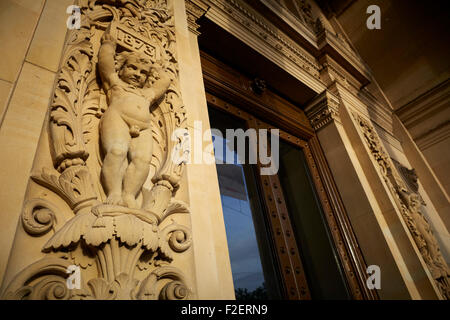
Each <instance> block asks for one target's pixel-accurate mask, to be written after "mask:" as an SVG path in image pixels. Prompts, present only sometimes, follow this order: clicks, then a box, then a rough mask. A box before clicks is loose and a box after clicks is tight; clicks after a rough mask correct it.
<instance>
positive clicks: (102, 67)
mask: <svg viewBox="0 0 450 320" xmlns="http://www.w3.org/2000/svg"><path fill="white" fill-rule="evenodd" d="M115 53H116V41H115V39H114V38H113V37H112V36H111V35H110V34H109V33H108V32H105V33H104V34H103V37H102V45H101V46H100V50H99V52H98V67H99V72H100V77H101V78H102V82H103V86H104V87H105V89H106V90H109V88H110V87H111V86H112V82H113V79H114V77H113V76H114V75H115V73H116V70H115V62H114V55H115Z"/></svg>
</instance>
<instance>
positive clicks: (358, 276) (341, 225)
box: [201, 52, 379, 300]
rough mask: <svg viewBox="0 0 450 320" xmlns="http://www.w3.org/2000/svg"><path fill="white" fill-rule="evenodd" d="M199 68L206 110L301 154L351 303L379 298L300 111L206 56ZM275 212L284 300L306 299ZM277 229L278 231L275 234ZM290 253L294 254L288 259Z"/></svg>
mask: <svg viewBox="0 0 450 320" xmlns="http://www.w3.org/2000/svg"><path fill="white" fill-rule="evenodd" d="M201 63H202V71H203V79H204V84H205V90H206V98H207V102H208V104H209V105H211V106H213V107H215V108H218V109H221V110H223V111H225V112H227V113H230V114H232V115H234V116H237V117H238V118H240V119H242V120H244V121H246V123H247V126H249V127H253V128H256V129H258V128H265V129H269V130H270V129H279V130H280V131H279V132H280V138H281V139H283V140H285V141H287V142H290V143H292V144H294V145H296V146H298V147H300V148H301V149H302V150H303V152H304V154H305V158H306V160H307V163H308V167H309V170H310V173H311V176H312V180H313V182H314V187H315V191H316V194H317V195H318V197H319V200H320V203H321V206H322V209H323V213H324V215H325V219H326V221H327V225H328V230H329V232H330V234H331V236H332V238H333V242H334V246H335V248H336V252H337V254H338V256H339V262H340V265H341V266H342V269H343V271H344V274H345V278H346V280H347V285H348V288H349V291H350V294H351V296H352V298H353V299H356V300H363V299H367V300H376V299H379V298H378V294H377V292H376V290H370V289H368V288H367V286H366V279H367V274H366V268H367V265H366V263H365V261H364V257H363V254H362V252H361V250H360V247H359V245H358V242H357V240H356V236H355V234H354V231H353V229H352V226H351V224H350V221H349V218H348V215H347V212H346V210H345V207H344V204H343V202H342V199H341V197H340V195H339V191H338V189H337V187H336V183H335V182H334V178H333V176H332V174H331V170H330V168H329V166H328V163H327V160H326V158H325V156H324V153H323V151H322V148H321V146H320V143H319V141H318V139H317V137H316V134H315V132H314V129H313V128H312V127H311V125H310V123H309V121H308V119H307V117H306V115H305V114H304V112H303V111H302V110H301V109H300V108H298V107H296V106H295V105H293V104H291V103H290V102H289V101H287V100H285V99H283V98H282V97H280V96H278V95H276V94H275V93H273V92H272V91H270V90H267V89H266V90H264V92H262V93H261V92H257V90H254V89H253V88H252V84H253V81H252V80H251V79H250V78H247V77H246V76H244V75H242V74H241V73H239V72H237V71H236V70H233V69H232V68H230V67H229V66H227V65H226V64H224V63H222V62H220V61H218V60H217V59H215V58H213V57H211V56H209V55H207V54H206V53H204V52H201ZM255 91H256V92H255ZM267 177H270V176H267ZM269 180H271V179H270V178H268V179H267V182H268V183H267V186H266V187H267V188H269V189H270V190H265V191H264V194H265V202H266V206H267V207H268V210H269V212H270V210H271V209H270V206H271V205H274V206H276V204H275V201H274V203H273V204H270V203H269V202H270V201H268V198H267V195H268V194H270V193H272V194H274V195H275V193H276V191H274V190H273V188H272V187H269V186H270V185H271V184H273V181H269ZM269 182H271V183H269ZM263 189H264V185H263ZM278 192H279V191H278ZM274 199H275V198H274ZM274 209H275V210H272V212H275V215H274V214H272V215H271V214H269V215H271V216H272V217H271V218H272V219H273V221H271V223H272V225H273V223H275V229H274V230H272V232H274V233H275V234H274V238H276V236H275V235H276V234H277V233H279V232H281V237H280V239H279V240H277V239H274V243H275V244H276V248H277V254H278V256H279V257H283V255H284V253H283V252H285V253H286V257H287V258H280V260H279V264H280V265H279V267H280V271H281V273H282V277H283V280H284V281H285V290H286V294H287V297H288V298H289V299H309V298H310V293H309V289H308V287H307V283H306V277H305V275H304V271H303V267H302V263H301V260H300V256H299V254H298V248H297V246H296V245H292V241H294V239H293V238H294V237H293V236H291V234H293V233H292V229H290V228H289V227H288V226H289V225H291V224H290V222H289V220H288V219H289V218H288V217H286V216H284V217H283V216H282V212H281V211H282V210H279V209H277V208H276V207H274ZM269 219H270V217H269ZM276 226H279V230H277V229H276V228H277V227H276ZM288 248H289V249H288ZM295 248H297V249H295ZM289 251H292V253H291V254H289Z"/></svg>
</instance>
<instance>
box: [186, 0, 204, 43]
mask: <svg viewBox="0 0 450 320" xmlns="http://www.w3.org/2000/svg"><path fill="white" fill-rule="evenodd" d="M185 6H186V14H187V21H188V28H189V30H190V31H191V32H192V33H194V34H196V35H199V34H200V33H199V32H198V30H197V29H198V28H199V25H198V24H197V20H198V19H199V18H200V17H202V16H203V15H204V14H205V13H206V11H208V9H209V5H208V4H207V3H206V2H205V1H203V0H185Z"/></svg>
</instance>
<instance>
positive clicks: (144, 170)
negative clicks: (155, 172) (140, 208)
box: [123, 129, 153, 208]
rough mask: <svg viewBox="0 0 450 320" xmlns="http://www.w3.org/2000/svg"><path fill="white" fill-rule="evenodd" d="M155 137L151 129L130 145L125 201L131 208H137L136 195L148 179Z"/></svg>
mask: <svg viewBox="0 0 450 320" xmlns="http://www.w3.org/2000/svg"><path fill="white" fill-rule="evenodd" d="M152 151H153V137H152V133H151V129H146V130H143V131H141V133H140V135H139V137H136V138H133V139H132V140H131V143H130V151H129V156H130V164H129V165H128V168H127V170H126V172H125V177H124V181H123V200H124V201H125V203H126V205H127V206H128V207H130V208H137V203H136V195H137V194H138V192H139V191H140V190H141V188H142V186H143V185H144V182H145V180H146V179H147V176H148V172H149V170H150V161H151V160H152Z"/></svg>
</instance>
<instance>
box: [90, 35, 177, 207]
mask: <svg viewBox="0 0 450 320" xmlns="http://www.w3.org/2000/svg"><path fill="white" fill-rule="evenodd" d="M115 54H116V41H115V39H114V38H113V37H112V36H111V35H110V34H109V33H108V32H105V33H104V35H103V37H102V45H101V47H100V50H99V54H98V66H99V72H100V77H101V79H102V83H103V88H104V91H105V93H106V97H107V103H108V108H107V109H106V111H105V113H104V114H103V116H102V118H101V120H100V128H99V129H100V137H101V145H102V147H103V150H104V152H105V158H104V161H103V167H102V172H101V173H102V179H103V186H104V188H105V191H106V194H107V200H106V203H108V204H114V205H124V206H127V207H129V208H137V201H136V196H137V194H138V193H139V191H140V190H141V188H142V186H143V184H144V182H145V180H146V178H147V175H148V173H149V170H150V161H151V159H152V151H153V138H152V130H151V122H150V119H151V113H150V112H151V111H150V107H151V106H152V105H153V104H154V103H155V102H156V101H159V100H160V99H161V98H162V96H163V95H164V94H165V93H166V91H167V89H168V87H169V85H170V81H171V80H170V79H169V77H168V74H167V72H166V71H165V70H164V69H163V68H162V67H161V66H157V65H156V64H152V63H151V61H150V59H149V58H148V57H147V56H145V55H143V54H139V53H136V52H123V53H120V54H118V55H117V62H118V64H117V65H116V63H115V59H114V57H115ZM116 66H117V67H118V70H117V71H118V72H116Z"/></svg>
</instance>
